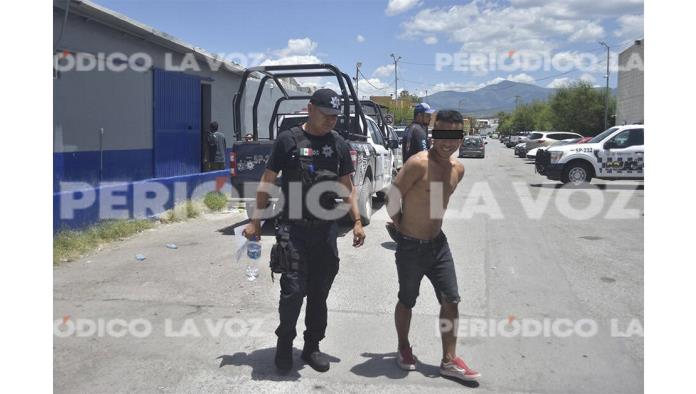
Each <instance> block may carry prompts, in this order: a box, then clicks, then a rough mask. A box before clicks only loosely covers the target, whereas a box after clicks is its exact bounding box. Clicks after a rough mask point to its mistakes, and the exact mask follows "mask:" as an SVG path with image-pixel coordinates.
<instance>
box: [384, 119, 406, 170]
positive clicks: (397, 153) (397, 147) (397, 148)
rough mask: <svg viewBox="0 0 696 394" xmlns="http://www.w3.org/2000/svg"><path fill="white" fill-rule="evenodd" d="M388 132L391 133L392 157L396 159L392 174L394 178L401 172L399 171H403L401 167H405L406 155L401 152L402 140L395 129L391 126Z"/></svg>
mask: <svg viewBox="0 0 696 394" xmlns="http://www.w3.org/2000/svg"><path fill="white" fill-rule="evenodd" d="M387 131H388V133H389V138H388V139H389V147H390V148H391V151H392V157H393V158H394V161H393V163H394V166H393V170H394V173H393V174H392V176H393V177H396V173H397V172H399V170H401V167H402V166H403V165H404V153H403V151H402V150H401V138H400V137H399V136H398V135H397V134H396V131H394V128H393V127H391V126H387Z"/></svg>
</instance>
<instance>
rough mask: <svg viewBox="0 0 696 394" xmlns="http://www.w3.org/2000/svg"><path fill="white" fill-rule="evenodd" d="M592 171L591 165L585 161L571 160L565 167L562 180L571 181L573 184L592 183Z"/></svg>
mask: <svg viewBox="0 0 696 394" xmlns="http://www.w3.org/2000/svg"><path fill="white" fill-rule="evenodd" d="M591 180H592V171H591V170H590V166H589V165H588V164H587V163H586V162H584V161H571V162H570V163H568V164H566V165H565V167H563V173H562V174H561V182H563V183H564V184H567V183H570V184H571V185H573V186H581V185H586V184H588V183H590V181H591Z"/></svg>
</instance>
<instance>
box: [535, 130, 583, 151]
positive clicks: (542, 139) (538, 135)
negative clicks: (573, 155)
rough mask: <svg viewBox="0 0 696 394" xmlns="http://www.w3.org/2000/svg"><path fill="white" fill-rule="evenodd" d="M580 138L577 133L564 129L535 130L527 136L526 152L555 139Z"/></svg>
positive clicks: (551, 142)
mask: <svg viewBox="0 0 696 394" xmlns="http://www.w3.org/2000/svg"><path fill="white" fill-rule="evenodd" d="M575 138H582V136H581V135H580V134H578V133H569V132H565V131H535V132H532V133H531V134H529V137H527V145H525V148H526V150H527V152H529V151H530V150H532V149H534V148H538V147H540V146H549V145H551V144H553V143H554V142H557V141H562V140H570V139H575Z"/></svg>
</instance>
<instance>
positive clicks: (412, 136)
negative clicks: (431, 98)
mask: <svg viewBox="0 0 696 394" xmlns="http://www.w3.org/2000/svg"><path fill="white" fill-rule="evenodd" d="M433 112H435V110H434V109H432V108H430V106H429V105H428V104H426V103H420V104H418V105H416V107H415V108H414V109H413V122H412V123H411V124H410V125H408V127H407V128H406V130H404V137H403V141H402V144H401V149H402V150H403V161H404V165H405V164H406V162H407V161H408V158H409V157H411V156H413V155H415V154H416V153H418V152H420V151H424V150H428V149H429V143H428V125H429V124H430V117H431V114H432V113H433Z"/></svg>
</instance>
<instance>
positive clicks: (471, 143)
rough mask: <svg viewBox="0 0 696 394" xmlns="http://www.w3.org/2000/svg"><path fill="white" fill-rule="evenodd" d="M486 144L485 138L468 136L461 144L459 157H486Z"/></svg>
mask: <svg viewBox="0 0 696 394" xmlns="http://www.w3.org/2000/svg"><path fill="white" fill-rule="evenodd" d="M486 144H487V142H485V141H484V140H483V138H481V137H478V136H466V137H464V140H463V141H462V144H461V145H460V146H459V157H460V158H461V157H480V158H482V159H483V158H484V157H486Z"/></svg>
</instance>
